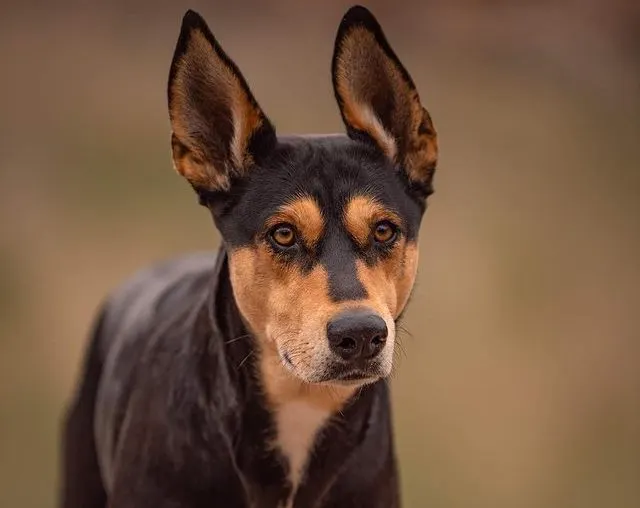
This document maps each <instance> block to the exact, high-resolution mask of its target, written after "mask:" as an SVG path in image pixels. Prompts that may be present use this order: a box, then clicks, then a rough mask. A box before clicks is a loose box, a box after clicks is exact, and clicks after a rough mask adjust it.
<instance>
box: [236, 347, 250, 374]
mask: <svg viewBox="0 0 640 508" xmlns="http://www.w3.org/2000/svg"><path fill="white" fill-rule="evenodd" d="M252 354H253V349H252V350H251V351H249V354H248V355H247V356H245V357H244V359H243V360H242V361H241V362H240V364H239V365H238V366H237V367H236V370H239V369H240V368H241V367H242V366H243V365H244V363H245V362H246V361H247V360H248V359H249V358H250V357H251V355H252Z"/></svg>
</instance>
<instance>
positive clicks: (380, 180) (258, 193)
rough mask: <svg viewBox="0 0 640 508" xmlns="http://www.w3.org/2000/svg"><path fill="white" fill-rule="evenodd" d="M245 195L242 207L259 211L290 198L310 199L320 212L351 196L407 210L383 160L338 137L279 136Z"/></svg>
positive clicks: (333, 208)
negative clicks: (359, 196)
mask: <svg viewBox="0 0 640 508" xmlns="http://www.w3.org/2000/svg"><path fill="white" fill-rule="evenodd" d="M246 194H247V195H246V199H245V200H243V201H244V205H245V207H247V208H250V209H251V208H252V209H254V210H255V209H259V210H260V211H262V212H263V213H264V214H269V213H271V212H272V211H273V210H275V209H277V208H278V207H279V206H281V205H282V204H283V203H286V202H289V201H290V200H291V199H293V198H295V197H296V196H311V197H313V198H314V199H315V200H316V201H317V202H318V205H319V206H321V207H322V208H323V210H324V211H325V213H330V212H332V211H335V212H338V213H339V212H340V210H341V209H342V208H343V206H344V205H345V203H346V201H347V200H348V199H349V198H350V197H353V196H355V195H369V196H372V197H375V198H376V199H378V200H380V201H381V202H383V203H384V204H385V205H386V206H388V207H390V208H393V209H397V211H398V212H399V213H403V212H404V210H403V208H407V194H406V190H405V187H404V185H403V183H402V182H401V181H400V176H399V175H398V172H397V171H395V169H394V168H393V166H392V165H391V163H390V162H389V161H388V159H386V158H385V157H384V156H383V155H382V154H380V153H379V152H378V151H377V150H375V149H374V148H372V147H370V146H368V145H366V144H364V143H359V142H355V141H353V140H351V139H349V138H348V137H346V136H342V135H335V136H309V137H306V136H305V137H289V138H282V139H281V140H280V143H279V147H278V149H277V150H276V151H275V153H274V155H273V156H272V157H271V158H270V160H268V161H266V162H265V163H264V165H263V166H262V167H260V168H259V169H258V170H257V171H256V172H255V173H254V174H253V176H252V177H251V178H249V181H248V184H247V193H246ZM243 208H244V207H243ZM247 211H248V210H247Z"/></svg>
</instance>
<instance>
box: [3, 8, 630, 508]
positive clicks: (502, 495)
mask: <svg viewBox="0 0 640 508" xmlns="http://www.w3.org/2000/svg"><path fill="white" fill-rule="evenodd" d="M349 5H350V4H349V3H347V2H343V1H328V0H325V1H323V2H313V3H312V2H294V1H293V0H280V1H272V2H259V1H257V0H253V1H249V0H235V1H234V2H221V1H218V2H216V1H214V0H210V1H195V0H192V1H191V2H188V3H186V2H182V1H173V2H169V1H163V2H159V1H151V0H146V1H135V0H127V1H123V0H118V1H111V2H109V3H107V2H98V1H83V2H79V1H77V2H65V1H58V2H48V3H47V2H43V1H42V2H37V1H28V0H22V1H11V0H9V1H7V0H5V1H3V2H2V4H1V5H0V62H1V69H2V70H1V72H0V75H1V78H0V91H1V93H0V218H1V224H0V506H2V507H7V508H9V507H20V508H36V507H37V508H49V507H51V508H52V507H54V505H55V495H56V490H57V482H58V474H59V469H58V446H59V425H60V420H61V415H62V412H63V409H64V406H65V404H66V403H67V401H68V400H69V398H70V396H71V394H72V391H73V389H74V386H75V382H76V379H77V375H78V373H79V362H80V358H81V354H82V352H83V349H84V346H85V340H86V333H87V329H88V327H89V324H90V322H91V320H92V316H93V313H94V311H95V309H96V307H97V306H98V304H99V302H100V301H101V299H102V298H103V297H104V295H105V294H106V293H107V292H108V291H109V290H110V289H112V288H113V287H115V286H116V285H117V284H118V283H120V282H121V281H122V280H123V279H124V278H126V277H127V276H129V275H130V274H132V273H133V272H134V271H135V270H137V269H139V268H140V267H142V266H144V265H146V264H148V263H150V262H153V261H155V260H159V259H164V258H166V257H169V256H172V255H175V254H178V253H182V252H186V251H192V250H202V249H212V248H215V247H216V245H217V244H218V236H217V233H216V232H215V231H214V229H213V226H212V224H211V220H210V218H209V215H208V214H207V212H206V211H205V210H204V209H201V208H200V207H198V206H197V203H196V199H195V196H194V195H193V194H192V192H191V190H190V189H189V187H188V186H187V184H186V183H184V182H183V181H182V180H181V179H180V178H179V177H178V176H177V175H176V174H174V172H173V170H172V167H171V162H170V153H169V125H168V119H167V112H166V104H165V84H166V78H167V74H168V69H169V63H170V59H171V56H172V52H173V48H174V44H175V41H176V38H177V35H178V31H179V26H180V20H181V17H182V14H183V12H184V11H185V10H186V9H187V8H189V7H191V8H195V9H197V10H199V11H200V12H201V13H202V14H203V15H204V16H205V18H206V19H207V20H208V22H209V24H210V26H211V28H212V30H213V32H214V33H215V34H216V36H217V37H218V38H219V40H220V41H221V43H222V45H223V46H224V47H225V48H226V50H227V51H228V52H229V54H230V55H231V56H232V58H234V59H235V60H236V62H237V63H238V64H239V66H240V68H241V69H242V71H243V72H244V74H245V76H246V78H247V80H248V82H249V83H250V85H251V86H252V88H253V91H254V93H255V95H256V97H257V99H258V101H259V102H260V103H261V105H262V106H263V107H264V109H265V110H266V112H267V114H268V115H269V116H270V117H271V118H272V120H273V121H274V122H275V124H276V126H277V128H278V129H279V132H280V133H291V132H303V133H309V132H332V131H340V130H341V128H342V126H341V123H340V118H339V114H338V111H337V108H336V105H335V103H334V99H333V96H332V90H331V82H330V76H329V65H330V58H331V53H332V49H333V40H334V35H335V31H336V28H337V26H338V23H339V21H340V18H341V16H342V14H343V13H344V12H345V10H346V9H347V7H348V6H349ZM367 5H368V6H369V7H370V8H371V9H372V10H373V12H374V13H375V14H376V15H377V16H378V18H379V19H380V21H381V23H382V25H383V27H384V28H385V30H386V32H387V35H388V37H389V39H390V41H391V43H392V45H393V46H394V47H395V49H396V51H397V53H398V54H399V56H400V58H401V59H402V60H403V62H404V63H405V65H406V66H407V68H408V69H409V70H410V72H411V74H412V75H413V77H414V79H415V81H416V83H417V84H418V88H419V90H420V94H421V97H422V100H423V103H424V104H426V105H427V107H428V108H429V110H430V112H431V114H432V116H433V118H434V120H435V124H436V127H437V128H438V130H439V134H440V140H441V153H442V157H441V163H440V167H439V171H438V174H437V176H436V194H435V195H434V196H433V197H432V198H431V201H430V204H431V206H430V208H429V211H428V213H427V215H426V218H425V221H424V223H423V229H422V234H421V248H422V251H421V266H420V275H419V279H418V282H417V286H416V291H415V296H414V298H413V301H412V304H411V308H410V311H409V313H408V316H407V320H406V323H405V327H406V328H407V330H408V331H409V332H410V333H407V334H404V335H403V337H402V342H403V346H404V349H405V350H406V354H405V355H403V356H401V357H400V359H399V360H400V361H399V363H398V365H397V370H396V374H395V376H394V381H393V391H394V396H395V399H394V405H395V418H396V431H397V443H398V453H399V456H400V464H401V469H402V481H403V494H404V501H405V506H407V507H442V508H455V507H461V508H471V507H472V508H478V507H491V508H501V507H505V508H507V507H509V508H512V507H519V508H520V507H522V508H527V507H536V508H537V507H545V508H547V507H554V508H555V507H558V508H560V507H562V508H566V507H580V508H596V507H613V508H627V507H628V508H632V507H633V508H636V507H638V506H640V323H639V321H640V319H639V318H640V294H639V293H640V289H639V288H640V268H639V266H640V262H639V260H640V190H639V189H640V147H639V142H640V3H638V2H637V1H633V0H629V1H624V0H555V1H543V0H538V1H524V0H521V1H504V0H455V1H445V0H441V1H436V0H430V1H417V0H416V1H404V2H402V1H399V0H398V1H395V2H390V1H387V2H383V1H375V2H374V1H372V2H367Z"/></svg>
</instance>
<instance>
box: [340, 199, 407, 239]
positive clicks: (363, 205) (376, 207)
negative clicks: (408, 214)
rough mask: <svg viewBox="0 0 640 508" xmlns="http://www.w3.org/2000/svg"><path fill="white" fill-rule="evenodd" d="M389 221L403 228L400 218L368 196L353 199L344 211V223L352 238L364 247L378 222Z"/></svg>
mask: <svg viewBox="0 0 640 508" xmlns="http://www.w3.org/2000/svg"><path fill="white" fill-rule="evenodd" d="M383 220H388V221H391V222H393V223H394V224H396V225H398V226H401V225H402V221H401V220H400V217H398V215H397V214H396V213H394V212H392V211H391V210H387V209H386V208H385V207H384V206H382V205H381V204H380V203H379V202H378V201H376V200H375V199H373V198H371V197H368V196H354V197H352V198H351V199H350V200H349V202H348V203H347V205H346V206H345V211H344V222H345V225H346V227H347V230H348V231H349V233H350V234H351V236H352V237H353V238H354V239H355V240H356V241H357V242H358V243H359V244H360V245H362V246H364V245H366V244H367V243H368V242H369V241H370V238H371V232H372V231H373V228H374V226H375V224H376V223H377V222H380V221H383Z"/></svg>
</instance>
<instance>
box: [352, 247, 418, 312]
mask: <svg viewBox="0 0 640 508" xmlns="http://www.w3.org/2000/svg"><path fill="white" fill-rule="evenodd" d="M417 265H418V249H417V247H416V245H415V244H414V243H409V244H405V245H399V246H397V247H396V248H395V249H394V251H393V254H392V255H391V256H390V257H389V258H387V259H384V260H382V261H380V262H378V263H377V264H376V265H374V266H372V267H369V266H367V265H366V264H365V263H364V262H363V261H360V260H358V261H356V267H357V270H358V277H359V278H360V280H361V281H362V283H363V284H364V286H365V288H366V289H367V292H368V293H369V297H370V299H371V300H372V301H374V302H376V303H377V304H378V305H383V306H384V307H385V308H386V309H387V311H388V312H389V313H390V314H391V316H392V317H393V318H394V319H395V318H397V317H398V316H399V315H400V313H401V312H402V310H403V309H404V307H405V305H406V304H407V300H408V299H409V296H410V294H411V288H412V287H413V283H414V281H415V276H416V269H417Z"/></svg>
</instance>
